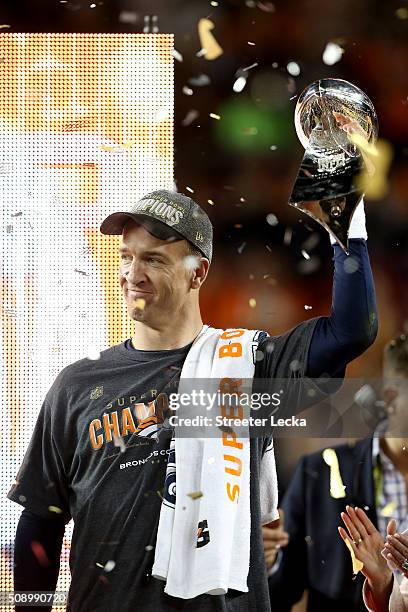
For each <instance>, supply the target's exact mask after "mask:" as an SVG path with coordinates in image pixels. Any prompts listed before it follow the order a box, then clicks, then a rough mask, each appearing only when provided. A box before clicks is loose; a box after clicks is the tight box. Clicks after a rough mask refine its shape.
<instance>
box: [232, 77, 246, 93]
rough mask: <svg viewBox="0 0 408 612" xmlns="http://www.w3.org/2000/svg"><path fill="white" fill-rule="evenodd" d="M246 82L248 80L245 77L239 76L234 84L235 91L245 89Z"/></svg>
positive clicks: (238, 91)
mask: <svg viewBox="0 0 408 612" xmlns="http://www.w3.org/2000/svg"><path fill="white" fill-rule="evenodd" d="M246 82H247V80H246V78H245V77H243V76H240V77H238V78H237V80H236V81H235V83H234V85H233V86H232V89H233V91H235V93H240V92H241V91H242V90H243V89H244V87H245V85H246Z"/></svg>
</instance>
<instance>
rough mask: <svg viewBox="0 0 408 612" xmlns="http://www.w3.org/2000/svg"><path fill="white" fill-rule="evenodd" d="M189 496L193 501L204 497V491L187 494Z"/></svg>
mask: <svg viewBox="0 0 408 612" xmlns="http://www.w3.org/2000/svg"><path fill="white" fill-rule="evenodd" d="M187 495H188V496H189V497H191V499H199V498H200V497H202V496H203V493H202V491H193V492H192V493H187Z"/></svg>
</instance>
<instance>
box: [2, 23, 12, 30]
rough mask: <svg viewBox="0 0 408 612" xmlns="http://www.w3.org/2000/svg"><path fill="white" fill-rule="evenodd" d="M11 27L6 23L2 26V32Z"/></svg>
mask: <svg viewBox="0 0 408 612" xmlns="http://www.w3.org/2000/svg"><path fill="white" fill-rule="evenodd" d="M9 27H10V26H9V25H7V24H6V23H4V24H3V25H0V30H4V28H9Z"/></svg>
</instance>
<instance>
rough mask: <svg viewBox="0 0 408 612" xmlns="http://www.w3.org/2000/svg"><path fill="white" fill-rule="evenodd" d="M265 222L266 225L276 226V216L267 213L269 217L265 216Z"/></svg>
mask: <svg viewBox="0 0 408 612" xmlns="http://www.w3.org/2000/svg"><path fill="white" fill-rule="evenodd" d="M266 222H267V223H268V225H272V226H274V225H278V223H279V221H278V217H277V216H276V215H274V214H273V213H269V215H266Z"/></svg>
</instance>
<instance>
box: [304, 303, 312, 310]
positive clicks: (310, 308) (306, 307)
mask: <svg viewBox="0 0 408 612" xmlns="http://www.w3.org/2000/svg"><path fill="white" fill-rule="evenodd" d="M312 308H313V306H308V305H307V304H305V305H304V309H305V310H312Z"/></svg>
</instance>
